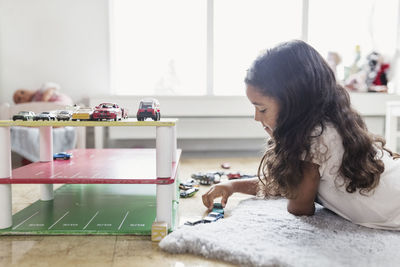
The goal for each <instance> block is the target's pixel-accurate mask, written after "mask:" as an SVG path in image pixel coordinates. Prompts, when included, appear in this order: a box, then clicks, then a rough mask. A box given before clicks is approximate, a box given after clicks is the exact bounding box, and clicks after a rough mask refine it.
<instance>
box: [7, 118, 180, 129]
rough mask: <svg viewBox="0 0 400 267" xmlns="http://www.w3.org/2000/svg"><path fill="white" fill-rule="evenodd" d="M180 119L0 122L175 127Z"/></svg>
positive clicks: (35, 124) (15, 123)
mask: <svg viewBox="0 0 400 267" xmlns="http://www.w3.org/2000/svg"><path fill="white" fill-rule="evenodd" d="M177 121H178V119H172V118H171V119H161V120H160V121H152V120H148V121H137V120H136V119H133V118H129V119H124V120H121V121H20V120H18V121H12V120H0V127H8V126H26V127H40V126H53V127H63V126H75V127H81V126H92V127H95V126H103V127H105V126H175V125H176V122H177Z"/></svg>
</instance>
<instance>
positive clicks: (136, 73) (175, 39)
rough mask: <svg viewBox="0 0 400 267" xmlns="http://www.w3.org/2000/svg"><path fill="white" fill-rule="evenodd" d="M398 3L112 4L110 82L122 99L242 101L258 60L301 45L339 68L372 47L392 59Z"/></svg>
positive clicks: (151, 0) (184, 0) (178, 0)
mask: <svg viewBox="0 0 400 267" xmlns="http://www.w3.org/2000/svg"><path fill="white" fill-rule="evenodd" d="M398 2H399V0H387V1H385V2H384V3H382V1H381V2H379V1H377V0H353V1H346V0H302V1H300V0H280V1H272V0H146V1H143V0H141V1H139V0H113V1H111V3H112V4H111V73H112V75H111V80H112V85H111V87H112V90H113V93H114V94H120V95H129V94H130V95H206V94H208V95H244V83H243V79H244V75H245V72H246V69H247V68H248V67H249V65H250V63H251V62H252V60H253V59H254V58H255V57H256V56H257V54H258V53H259V52H260V51H262V50H264V49H266V48H268V47H271V46H273V45H275V44H276V43H279V42H282V41H286V40H290V39H304V40H305V41H308V42H309V43H310V44H311V45H313V46H314V47H315V48H316V49H317V50H318V51H319V52H320V53H321V55H322V56H324V57H326V56H327V53H328V52H329V51H334V52H338V53H339V54H340V55H341V58H342V64H341V65H339V66H338V77H339V78H343V76H344V74H343V73H344V71H343V70H344V67H346V66H349V65H350V64H351V63H352V61H353V60H354V49H355V47H356V45H359V46H360V48H361V53H362V54H361V56H362V57H365V56H366V54H367V53H369V52H370V51H371V50H373V49H375V50H377V51H378V52H381V53H382V54H384V56H386V57H387V58H393V56H394V52H395V48H396V47H397V42H398V39H399V37H398V36H397V29H398V21H397V14H398V9H399V7H398V4H399V3H398Z"/></svg>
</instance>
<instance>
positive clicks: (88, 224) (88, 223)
mask: <svg viewBox="0 0 400 267" xmlns="http://www.w3.org/2000/svg"><path fill="white" fill-rule="evenodd" d="M97 214H99V211H97V212H96V214H95V215H94V216H93V217H92V219H90V221H89V222H88V223H87V224H86V225H85V227H83V229H82V230H85V229H86V227H87V226H88V225H89V223H91V222H92V221H93V219H94V217H96V216H97Z"/></svg>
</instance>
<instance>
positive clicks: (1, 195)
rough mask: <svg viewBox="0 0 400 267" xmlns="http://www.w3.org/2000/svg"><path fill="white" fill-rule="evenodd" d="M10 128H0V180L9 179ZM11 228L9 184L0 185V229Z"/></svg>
mask: <svg viewBox="0 0 400 267" xmlns="http://www.w3.org/2000/svg"><path fill="white" fill-rule="evenodd" d="M10 141H11V139H10V127H0V148H1V149H0V159H1V160H0V178H9V177H11V143H10ZM11 226H12V197H11V184H0V229H5V228H9V227H11Z"/></svg>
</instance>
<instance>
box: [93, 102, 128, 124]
mask: <svg viewBox="0 0 400 267" xmlns="http://www.w3.org/2000/svg"><path fill="white" fill-rule="evenodd" d="M127 117H128V114H127V112H126V110H125V109H124V108H121V107H120V106H118V105H117V104H115V103H101V104H99V105H98V106H96V107H95V108H94V111H93V113H92V120H95V121H100V120H114V121H117V120H118V121H120V120H122V119H125V118H127Z"/></svg>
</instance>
